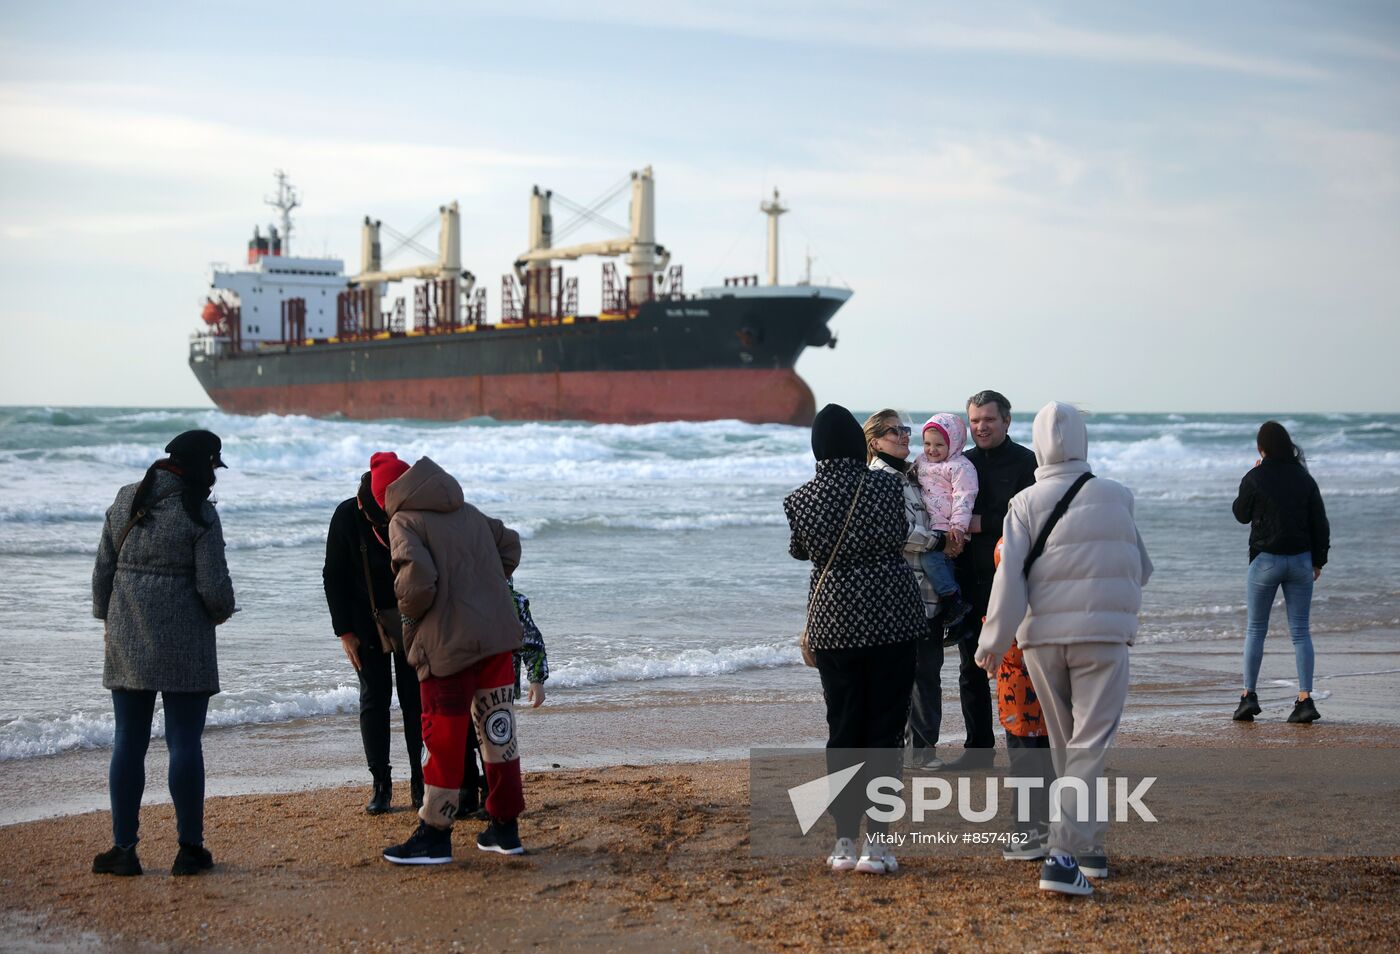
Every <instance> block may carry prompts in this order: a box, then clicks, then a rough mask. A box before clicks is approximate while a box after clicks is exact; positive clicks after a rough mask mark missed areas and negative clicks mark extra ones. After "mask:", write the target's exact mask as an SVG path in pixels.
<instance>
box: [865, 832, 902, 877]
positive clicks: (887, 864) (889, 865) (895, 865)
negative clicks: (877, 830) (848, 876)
mask: <svg viewBox="0 0 1400 954" xmlns="http://www.w3.org/2000/svg"><path fill="white" fill-rule="evenodd" d="M856 870H857V871H863V872H864V873H866V874H894V873H895V872H896V871H898V870H899V862H898V861H895V858H894V852H893V851H891V850H890V847H889V846H888V845H885V844H874V843H872V842H871V841H870V840H869V839H868V838H867V839H866V842H865V850H864V851H862V852H861V853H860V860H859V861H857V862H856Z"/></svg>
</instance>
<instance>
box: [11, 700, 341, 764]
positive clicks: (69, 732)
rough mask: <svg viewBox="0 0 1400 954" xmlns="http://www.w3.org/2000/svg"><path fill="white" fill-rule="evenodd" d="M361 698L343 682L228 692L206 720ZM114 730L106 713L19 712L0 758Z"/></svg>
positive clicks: (336, 705)
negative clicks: (282, 690)
mask: <svg viewBox="0 0 1400 954" xmlns="http://www.w3.org/2000/svg"><path fill="white" fill-rule="evenodd" d="M359 700H360V694H359V689H358V688H355V687H352V686H347V685H340V686H336V687H334V688H330V689H324V690H315V691H302V692H288V693H282V694H277V693H271V692H264V691H261V690H244V691H242V692H227V693H222V694H220V695H217V696H214V697H213V699H212V700H211V702H210V705H209V717H208V720H207V723H206V724H207V725H210V726H235V725H256V724H263V723H269V722H290V721H292V720H294V719H306V718H312V717H315V716H326V715H334V714H336V713H341V712H358V711H359ZM115 732H116V725H115V722H114V719H113V716H112V713H111V712H110V711H102V712H99V713H70V714H65V715H58V716H50V717H43V716H22V717H20V718H18V719H15V720H14V721H12V722H10V723H8V724H6V725H4V726H0V762H5V761H8V760H10V759H23V758H33V757H35V756H40V755H57V754H58V753H60V752H67V751H70V750H73V749H93V748H102V747H106V746H110V745H111V744H112V740H113V738H114V736H115ZM151 734H152V735H153V736H155V737H157V738H164V737H165V719H164V715H163V711H162V710H161V709H160V708H157V709H156V715H155V719H154V720H153V721H152V724H151Z"/></svg>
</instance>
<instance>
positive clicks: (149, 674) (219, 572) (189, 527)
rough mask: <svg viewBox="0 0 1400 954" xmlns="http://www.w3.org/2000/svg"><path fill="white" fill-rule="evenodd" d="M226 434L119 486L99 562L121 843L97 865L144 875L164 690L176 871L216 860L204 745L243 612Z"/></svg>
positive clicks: (201, 434) (174, 448) (96, 589)
mask: <svg viewBox="0 0 1400 954" xmlns="http://www.w3.org/2000/svg"><path fill="white" fill-rule="evenodd" d="M221 449H222V445H221V443H220V441H219V438H218V437H217V436H216V435H214V434H211V433H210V432H208V431H186V432H185V433H183V434H181V435H180V436H179V437H177V438H175V439H174V440H173V441H171V442H170V443H169V444H167V445H166V448H165V451H166V453H167V454H169V455H170V456H169V457H166V458H164V459H163V460H158V461H156V462H155V463H154V464H152V465H151V467H150V469H149V470H147V471H146V476H145V478H144V479H143V480H142V481H141V482H140V483H139V484H128V485H127V486H125V487H123V488H122V489H121V490H119V491H118V492H117V499H116V501H115V502H114V503H113V504H112V506H111V508H109V509H108V511H107V520H106V522H105V523H104V525H103V527H102V539H101V540H100V541H98V546H97V565H96V566H95V567H94V568H93V572H92V614H93V615H94V616H96V617H97V618H98V619H100V620H103V621H104V622H105V624H106V625H105V630H106V639H105V642H106V661H105V663H104V665H103V668H102V685H103V686H104V687H106V688H107V689H110V690H111V691H112V706H113V709H114V710H115V713H116V736H115V739H114V741H113V746H112V765H111V770H110V774H109V777H108V788H109V790H110V794H111V799H112V848H111V849H110V850H109V851H104V852H103V853H102V854H100V855H98V856H97V857H96V858H94V859H93V863H92V870H93V871H94V872H95V873H97V874H114V875H139V874H140V873H141V862H140V859H138V858H137V856H136V841H137V829H138V826H139V824H140V810H141V793H142V791H143V790H144V788H145V785H146V768H145V762H146V749H147V747H148V746H149V745H150V742H151V719H152V716H153V715H154V712H155V704H156V693H157V692H159V693H160V694H161V701H162V702H163V703H164V707H165V744H166V747H167V748H168V749H169V750H170V776H169V780H170V797H171V800H172V801H173V802H174V803H175V828H176V833H177V835H178V836H179V842H180V849H179V852H178V853H177V854H176V856H175V863H174V865H173V866H172V867H171V874H175V875H192V874H197V873H199V872H200V871H204V870H206V869H208V868H212V867H213V865H214V859H213V857H212V856H211V855H210V854H209V852H208V850H206V849H205V847H204V751H203V748H202V746H201V742H200V736H201V735H202V734H203V732H204V718H205V715H206V713H207V711H208V708H209V697H210V696H211V695H213V694H214V693H216V692H218V691H219V665H218V660H217V658H216V655H215V649H214V627H215V626H217V625H218V624H219V623H222V622H224V620H226V619H228V618H229V617H230V616H231V615H233V610H234V605H233V583H232V582H231V581H230V580H229V575H228V566H227V564H225V562H224V534H223V530H222V528H221V527H220V525H219V514H218V511H216V510H215V509H214V505H213V503H211V502H210V501H209V491H210V489H211V488H212V487H213V486H214V470H215V468H217V467H223V466H224V462H223V460H222V459H221V457H220V451H221Z"/></svg>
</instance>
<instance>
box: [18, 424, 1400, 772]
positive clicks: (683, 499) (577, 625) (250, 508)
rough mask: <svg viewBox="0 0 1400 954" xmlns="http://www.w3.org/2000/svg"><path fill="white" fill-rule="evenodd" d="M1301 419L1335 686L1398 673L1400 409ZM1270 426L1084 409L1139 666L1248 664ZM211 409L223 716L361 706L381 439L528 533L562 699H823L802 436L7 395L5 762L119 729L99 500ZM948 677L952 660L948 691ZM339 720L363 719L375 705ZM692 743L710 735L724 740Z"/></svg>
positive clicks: (314, 715) (529, 570) (1317, 625)
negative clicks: (98, 562)
mask: <svg viewBox="0 0 1400 954" xmlns="http://www.w3.org/2000/svg"><path fill="white" fill-rule="evenodd" d="M915 417H918V419H920V420H921V419H922V417H919V416H918V415H915ZM1280 419H1281V420H1282V421H1283V423H1284V424H1285V425H1286V426H1287V427H1288V428H1289V429H1290V431H1291V432H1292V434H1293V435H1294V438H1295V440H1296V441H1297V442H1298V443H1299V444H1301V445H1302V446H1303V447H1304V448H1305V449H1306V451H1307V453H1308V463H1309V467H1310V469H1311V471H1312V473H1313V475H1314V476H1315V477H1316V478H1317V481H1318V483H1319V485H1320V486H1321V488H1322V493H1323V497H1324V499H1325V501H1326V505H1327V510H1328V515H1329V517H1330V519H1331V524H1332V542H1333V550H1332V554H1331V561H1330V562H1329V563H1328V565H1327V568H1326V570H1325V572H1324V574H1323V576H1322V580H1321V582H1320V584H1319V585H1318V588H1317V590H1316V593H1315V597H1314V603H1313V630H1314V633H1315V638H1316V639H1317V641H1318V653H1319V663H1318V673H1319V690H1320V693H1319V695H1320V696H1324V697H1325V695H1326V694H1327V693H1328V692H1330V691H1331V690H1329V689H1327V688H1326V686H1327V685H1329V684H1328V683H1327V680H1328V679H1329V678H1331V677H1334V676H1341V675H1347V674H1345V673H1338V672H1335V671H1329V669H1328V655H1327V653H1328V648H1327V647H1328V645H1329V643H1328V640H1336V639H1339V638H1346V637H1347V636H1348V634H1352V635H1353V636H1356V638H1358V639H1361V638H1364V639H1366V640H1369V642H1367V643H1366V646H1369V647H1370V648H1369V649H1368V650H1367V654H1366V657H1365V659H1364V661H1363V662H1361V663H1359V664H1357V663H1355V662H1354V661H1350V662H1349V665H1348V668H1352V669H1354V668H1356V666H1357V665H1360V667H1361V668H1362V669H1363V670H1365V674H1367V675H1373V676H1374V675H1376V674H1382V675H1383V674H1384V673H1385V672H1387V671H1394V670H1395V669H1397V668H1400V663H1397V659H1400V657H1397V656H1396V655H1395V654H1394V649H1395V647H1394V645H1393V643H1392V642H1391V641H1390V637H1391V636H1392V635H1393V634H1394V633H1395V632H1396V630H1397V628H1400V547H1397V546H1396V545H1395V540H1396V539H1400V416H1396V415H1368V414H1349V415H1346V414H1332V415H1312V414H1292V415H1283V416H1281V417H1280ZM1260 420H1261V418H1259V417H1258V416H1241V415H1227V414H1209V415H1199V414H1198V415H1177V414H1169V415H1162V414H1152V415H1148V414H1096V415H1093V416H1091V417H1090V418H1089V436H1090V458H1091V463H1092V465H1093V468H1094V471H1095V472H1096V473H1098V474H1100V475H1102V476H1106V477H1112V478H1114V479H1116V480H1119V481H1122V482H1123V483H1125V484H1127V485H1128V486H1129V487H1130V488H1132V490H1133V491H1134V493H1135V494H1136V497H1137V516H1138V521H1139V525H1140V527H1141V530H1142V534H1143V537H1144V539H1145V540H1146V543H1147V546H1148V548H1149V550H1150V551H1151V554H1152V557H1153V560H1154V561H1155V563H1156V567H1157V570H1156V575H1155V576H1154V577H1153V579H1152V581H1151V585H1150V586H1149V587H1148V589H1147V590H1146V592H1145V594H1144V605H1143V612H1142V630H1141V633H1140V635H1139V638H1138V646H1139V650H1138V651H1137V652H1135V654H1134V667H1135V668H1134V679H1135V682H1136V681H1140V680H1141V681H1146V682H1153V681H1154V680H1155V681H1156V682H1160V683H1166V684H1170V683H1171V682H1172V681H1173V680H1180V681H1182V682H1190V681H1191V679H1192V678H1193V677H1192V676H1191V673H1190V670H1191V661H1192V660H1195V659H1206V658H1207V657H1210V656H1214V657H1218V658H1220V659H1227V660H1228V664H1222V667H1223V668H1221V671H1222V672H1223V671H1224V670H1226V669H1232V667H1234V666H1235V663H1234V659H1235V654H1236V653H1237V652H1238V650H1239V645H1240V635H1241V633H1242V630H1243V624H1244V595H1243V594H1244V574H1245V569H1246V565H1247V545H1246V541H1247V538H1248V528H1247V527H1244V526H1241V525H1240V524H1238V523H1236V522H1235V520H1234V519H1233V517H1232V516H1231V513H1230V502H1231V500H1232V499H1233V498H1234V495H1235V492H1236V490H1237V488H1238V485H1239V480H1240V477H1241V476H1242V475H1243V474H1244V473H1245V471H1247V470H1248V469H1249V468H1250V466H1251V465H1252V464H1253V463H1254V459H1255V457H1256V452H1255V449H1254V442H1253V439H1254V433H1255V430H1256V429H1257V427H1258V425H1259V423H1260ZM189 428H207V429H210V430H213V431H215V432H216V433H218V434H219V435H220V436H221V437H222V438H223V441H224V452H223V456H224V459H225V461H227V463H228V465H229V469H228V470H224V471H220V472H219V482H218V485H217V487H216V488H215V496H216V498H217V501H218V507H219V513H220V516H221V519H222V522H223V528H224V535H225V538H226V540H227V542H228V548H229V549H228V561H229V567H230V571H231V573H232V577H233V582H234V586H235V589H236V591H237V598H238V604H239V606H240V608H241V612H239V613H238V614H237V615H235V616H234V617H233V619H232V620H230V621H229V622H228V623H227V624H226V625H224V626H222V627H220V629H219V631H218V641H219V642H218V651H219V666H220V676H221V682H222V686H223V691H222V692H221V693H220V694H218V695H217V696H215V697H214V698H213V700H212V702H211V705H210V709H209V722H210V724H211V725H212V726H216V727H217V726H245V727H246V726H250V725H259V724H260V725H268V724H271V725H276V724H284V723H290V722H293V721H294V720H305V719H312V720H315V719H318V718H321V719H324V718H327V717H346V716H349V715H350V714H352V713H354V712H355V711H356V707H357V699H358V690H357V687H356V681H355V677H354V674H353V672H352V671H351V670H350V668H349V666H348V664H347V662H346V660H345V657H344V655H343V654H342V652H341V648H340V644H339V642H338V641H337V640H336V639H335V635H334V634H333V633H332V631H331V626H330V617H329V614H328V612H327V610H326V604H325V599H324V595H323V590H322V582H321V567H322V564H323V561H324V555H325V550H324V543H325V531H326V526H327V523H328V521H329V519H330V516H331V513H332V511H333V510H334V509H335V507H336V505H337V504H338V503H339V502H340V501H341V500H343V499H345V498H347V497H349V496H351V495H352V494H353V493H354V491H355V489H356V487H357V485H358V481H359V478H360V475H361V474H362V473H363V472H364V471H365V469H366V468H367V466H368V461H369V457H370V455H371V454H372V453H374V452H375V451H381V450H392V451H395V452H397V453H398V455H399V456H400V457H402V458H404V459H406V460H410V461H412V460H416V459H417V458H418V457H420V456H424V455H426V456H430V457H432V458H433V459H434V460H436V461H437V462H438V463H439V464H441V465H442V466H443V467H444V468H446V469H447V470H448V471H449V472H450V473H452V474H453V475H454V476H456V477H457V479H458V480H460V481H461V483H462V486H463V489H464V490H465V493H466V497H467V499H468V500H470V501H471V502H472V503H474V504H476V505H477V506H478V507H479V508H480V509H482V510H483V511H485V512H486V513H488V514H491V515H493V516H496V517H499V518H501V519H502V520H504V521H505V522H506V523H507V524H509V525H510V526H512V527H514V528H516V529H517V530H518V531H519V532H520V535H521V537H522V538H523V541H524V556H523V560H522V563H521V565H520V569H519V570H518V572H517V573H516V584H517V586H518V588H519V589H520V590H521V591H523V592H525V593H526V594H528V595H529V597H530V599H531V601H532V604H533V608H534V613H535V617H536V620H537V622H538V623H539V624H540V627H541V629H542V630H543V632H544V634H545V638H546V641H547V644H548V649H549V659H550V668H551V676H550V680H549V683H548V690H549V696H550V702H549V705H550V706H552V707H562V708H564V709H570V708H573V709H575V710H578V711H585V710H587V709H588V708H589V707H590V706H592V707H606V708H609V709H614V710H615V709H617V708H619V707H620V708H623V709H626V708H627V707H629V706H637V707H642V706H656V705H664V704H666V700H668V699H670V700H677V699H683V698H685V697H687V696H688V695H690V694H702V693H703V694H707V695H708V696H710V697H714V696H716V695H717V696H719V697H721V698H726V699H729V700H732V702H733V704H734V705H735V706H742V705H744V704H745V703H746V701H748V700H750V699H751V698H752V696H753V694H754V693H755V692H762V693H763V694H764V696H765V698H766V699H768V700H769V701H771V700H772V699H773V698H775V697H777V698H782V697H791V698H794V699H797V698H802V699H810V698H812V697H813V695H814V693H815V691H816V690H815V679H814V677H813V676H812V674H811V672H810V671H809V670H806V669H804V668H803V667H802V666H801V663H800V659H799V656H798V652H797V649H796V647H795V638H796V634H797V633H798V632H799V631H800V629H801V628H802V622H803V612H804V606H805V599H806V589H807V577H808V572H809V570H810V564H804V563H798V562H797V561H795V560H793V559H791V558H790V557H789V556H788V554H787V542H788V529H787V525H786V521H785V520H784V517H783V513H782V498H783V496H784V495H785V494H786V493H788V492H789V491H790V490H792V489H793V488H794V487H796V486H797V485H798V484H800V483H802V482H803V481H804V480H806V479H808V478H809V477H810V476H811V474H812V470H813V463H812V456H811V452H810V447H809V432H808V431H807V430H806V429H804V428H796V427H785V426H779V425H751V424H743V423H739V422H736V421H716V422H709V423H667V424H649V425H638V426H621V425H590V424H574V423H499V422H494V421H489V420H473V421H465V422H460V423H427V422H411V421H376V422H359V421H348V420H334V419H333V420H317V419H312V418H306V417H278V416H271V415H268V416H262V417H237V416H231V415H226V414H222V413H220V412H217V411H212V410H138V409H119V408H118V409H113V408H101V409H98V408H88V409H83V408H77V409H72V408H66V409H53V408H5V409H0V488H3V489H2V490H0V587H3V596H0V634H3V636H0V763H3V762H6V761H13V760H26V759H33V758H36V757H43V756H51V755H55V754H59V753H65V752H70V751H72V750H81V749H92V748H102V747H107V746H110V744H111V741H112V734H113V722H112V714H111V700H110V696H109V694H108V692H107V691H106V690H104V689H103V688H102V656H103V645H102V639H103V637H102V624H101V622H100V621H97V620H95V619H93V618H92V614H91V582H90V581H91V573H92V565H93V559H94V555H95V553H96V547H97V541H98V537H99V535H100V532H101V528H102V519H103V514H104V513H105V511H106V509H107V507H108V506H109V505H110V504H111V502H112V499H113V496H114V495H115V493H116V490H117V488H118V487H120V486H121V485H123V484H126V483H131V482H133V481H136V480H139V479H140V478H141V475H142V472H143V471H144V470H145V468H146V466H147V465H149V464H150V462H151V461H152V460H154V459H156V458H158V457H160V456H162V455H161V452H160V451H161V448H162V447H163V446H164V445H165V443H166V442H167V441H168V440H169V439H170V438H171V437H173V436H174V435H175V434H177V433H179V432H180V431H183V430H186V429H189ZM1011 433H1012V436H1013V438H1015V439H1016V440H1018V441H1021V442H1022V443H1026V444H1029V443H1030V434H1029V420H1028V419H1027V418H1024V417H1018V418H1017V419H1016V420H1015V422H1014V424H1013V426H1012V430H1011ZM1275 617H1276V618H1275V626H1274V628H1273V630H1272V632H1273V636H1272V637H1271V641H1270V649H1271V651H1279V652H1283V653H1287V650H1288V643H1287V637H1286V635H1285V634H1284V633H1285V630H1284V626H1283V619H1282V617H1283V613H1282V611H1281V608H1280V610H1279V611H1277V612H1276V613H1275ZM1153 646H1159V647H1162V648H1163V652H1161V653H1160V654H1159V655H1158V656H1157V657H1153V656H1152V654H1151V652H1150V651H1149V652H1147V653H1144V650H1150V647H1153ZM1153 658H1157V659H1158V660H1159V661H1158V662H1157V663H1152V662H1151V660H1152V659H1153ZM1144 659H1146V660H1148V662H1147V663H1145V664H1144V663H1143V662H1142V660H1144ZM1270 660H1273V661H1270V662H1268V664H1267V665H1266V676H1267V677H1268V678H1270V679H1272V680H1273V681H1274V682H1275V683H1277V684H1278V685H1279V686H1281V687H1287V686H1289V685H1290V684H1291V683H1290V680H1291V678H1292V665H1291V655H1286V656H1283V657H1278V659H1277V660H1275V658H1274V657H1272V656H1271V657H1270ZM1144 665H1146V666H1147V667H1148V668H1147V669H1146V670H1144V669H1143V666H1144ZM1154 665H1155V666H1157V670H1156V671H1155V675H1154V671H1153V670H1152V666H1154ZM1183 667H1184V668H1183ZM1208 668H1209V667H1205V668H1204V669H1202V672H1204V671H1205V670H1206V669H1208ZM1196 675H1199V673H1197V674H1196ZM954 678H955V677H953V670H952V668H951V666H950V667H949V669H947V670H945V682H948V681H951V680H953V679H954ZM1390 678H1391V679H1392V680H1394V678H1395V677H1393V676H1392V677H1390ZM1220 679H1223V676H1222V677H1220ZM1197 681H1199V680H1197ZM1209 681H1210V680H1207V682H1209ZM1217 681H1219V680H1217ZM1225 682H1226V684H1227V685H1228V684H1229V681H1228V680H1225ZM1212 685H1213V684H1212ZM1281 691H1282V690H1281ZM1289 691H1291V690H1289ZM1226 702H1227V703H1228V702H1229V699H1228V696H1227V697H1226ZM952 709H954V710H955V709H956V705H953V706H952ZM1389 718H1390V719H1392V720H1393V719H1395V718H1396V713H1391V714H1390V716H1389ZM344 721H345V722H346V731H347V732H350V733H353V732H354V730H353V728H352V726H353V720H352V719H345V720H344ZM159 730H160V729H159V723H158V724H157V731H158V732H159ZM819 730H820V725H819V724H818V725H816V726H815V727H814V731H816V732H818V733H819ZM690 743H691V744H692V745H693V746H697V747H698V748H699V749H703V748H704V745H703V740H700V741H699V742H696V740H690ZM3 771H4V770H3V767H0V772H3Z"/></svg>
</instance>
